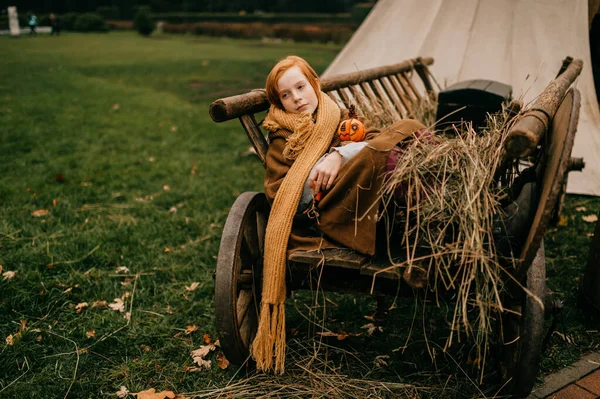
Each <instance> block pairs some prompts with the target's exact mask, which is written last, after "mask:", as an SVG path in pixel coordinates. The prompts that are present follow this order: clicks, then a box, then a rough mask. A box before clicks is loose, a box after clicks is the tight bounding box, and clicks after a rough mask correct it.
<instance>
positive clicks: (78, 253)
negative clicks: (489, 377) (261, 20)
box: [0, 32, 600, 398]
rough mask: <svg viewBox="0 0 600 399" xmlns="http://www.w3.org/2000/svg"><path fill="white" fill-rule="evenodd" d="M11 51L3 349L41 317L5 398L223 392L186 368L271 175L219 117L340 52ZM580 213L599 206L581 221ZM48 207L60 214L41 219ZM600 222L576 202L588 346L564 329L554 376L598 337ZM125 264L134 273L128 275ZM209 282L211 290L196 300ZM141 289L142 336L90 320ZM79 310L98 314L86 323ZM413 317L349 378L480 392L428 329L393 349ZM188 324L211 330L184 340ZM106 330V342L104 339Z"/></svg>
mask: <svg viewBox="0 0 600 399" xmlns="http://www.w3.org/2000/svg"><path fill="white" fill-rule="evenodd" d="M0 47H1V48H2V57H0V153H1V154H2V158H1V160H2V162H1V163H0V203H1V204H2V205H1V206H0V264H1V265H2V266H3V269H4V271H16V272H17V274H16V276H15V277H14V278H12V279H10V280H0V337H2V338H4V337H7V336H9V335H10V334H13V335H15V334H16V333H17V332H18V331H19V324H20V323H21V320H26V321H27V330H26V331H23V332H22V337H21V338H19V339H16V342H15V343H14V345H8V344H4V343H2V344H0V347H1V349H0V397H7V398H40V397H44V398H54V397H57V398H59V397H64V396H65V393H66V392H67V391H68V390H69V389H70V393H69V397H74V398H87V397H90V398H95V397H99V396H102V395H105V394H112V393H114V392H116V391H117V390H118V389H119V387H120V386H121V385H126V386H127V387H128V389H129V390H130V391H132V392H137V391H139V390H143V389H148V388H151V387H154V388H157V389H159V390H160V389H169V390H173V391H175V392H193V391H198V390H200V389H204V388H206V387H208V386H222V385H224V384H225V383H226V382H227V381H229V379H230V378H232V376H233V374H234V373H235V370H233V369H232V368H230V369H231V370H227V371H222V370H220V369H218V368H216V367H213V368H212V369H211V370H210V371H205V372H203V373H189V372H187V371H185V370H184V367H185V366H191V365H192V359H191V357H190V356H189V352H190V351H191V350H194V349H197V348H198V346H199V345H201V344H202V341H203V334H205V333H207V334H210V335H211V336H213V337H214V335H215V329H214V326H213V324H214V315H213V311H214V305H213V288H214V287H213V281H212V273H213V271H214V269H215V264H216V259H215V258H216V255H217V252H218V246H219V239H220V235H221V230H222V227H223V224H224V222H225V219H226V217H227V214H228V210H229V207H230V206H231V204H232V203H233V201H234V200H235V198H236V197H237V196H238V195H239V194H240V193H242V192H244V191H261V190H262V178H263V173H264V172H263V169H262V167H261V166H260V163H259V162H258V161H257V160H256V159H253V158H247V157H244V156H243V155H242V154H243V152H244V151H245V149H246V148H247V147H248V145H249V143H248V139H247V138H246V136H245V134H244V133H243V130H242V129H241V127H240V126H239V123H237V122H235V121H231V122H227V123H224V124H215V123H214V122H212V121H211V120H210V118H209V116H208V107H209V105H210V103H211V102H212V101H213V100H215V99H216V98H219V97H224V96H227V95H231V94H238V93H240V92H242V91H245V90H248V89H252V88H256V87H262V86H263V84H264V79H265V77H266V75H267V73H268V71H269V70H270V68H271V66H272V65H273V64H274V62H275V61H277V60H278V59H279V58H281V57H283V56H285V55H287V54H292V53H294V54H298V55H300V56H303V57H305V58H306V59H307V60H309V62H311V64H313V65H314V66H315V68H316V69H317V72H322V71H323V70H324V68H325V67H326V66H327V65H328V64H329V63H330V62H331V60H332V59H333V57H334V56H335V54H336V52H337V51H339V47H334V46H326V45H316V44H285V43H284V44H268V45H263V44H262V43H260V42H258V41H236V40H228V39H207V38H198V37H192V36H166V37H165V39H164V40H157V39H145V38H142V37H140V36H137V35H135V34H133V33H129V32H127V33H117V32H112V33H110V34H108V35H74V34H68V35H63V36H60V37H49V36H42V35H40V36H38V37H35V38H29V37H22V38H19V39H10V38H0ZM582 204H583V206H585V207H586V208H587V211H586V212H578V211H576V210H575V208H576V207H578V206H581V205H582ZM40 209H45V210H48V211H49V215H47V216H43V217H34V216H32V213H33V212H34V211H36V210H40ZM173 209H176V212H173ZM598 211H600V200H598V199H593V198H586V197H568V200H567V205H566V213H567V215H569V223H568V225H567V226H564V227H558V228H554V229H551V230H550V232H549V235H548V238H547V254H548V277H549V282H548V285H549V286H550V287H551V288H552V289H553V290H554V291H556V292H557V295H559V296H560V297H561V298H562V299H564V301H565V310H564V311H563V313H562V319H561V320H560V321H559V323H558V325H557V328H558V330H559V331H560V332H562V333H564V334H565V335H568V336H569V337H571V338H572V339H573V341H574V343H567V342H566V341H563V340H562V339H560V337H559V336H558V335H553V336H552V338H551V340H550V346H549V349H548V350H547V351H546V352H545V353H544V359H543V362H542V365H543V370H544V371H545V372H548V371H551V370H554V369H556V368H558V367H561V366H563V365H565V364H568V363H570V362H573V361H575V360H577V359H578V358H579V356H580V355H581V354H582V353H585V352H586V351H589V350H592V349H596V347H597V345H598V344H599V343H600V338H599V337H598V333H597V326H595V325H592V324H589V323H588V322H587V321H586V320H587V319H586V317H585V313H584V312H583V311H582V310H580V307H579V304H578V303H577V299H578V295H577V294H578V287H579V285H580V279H581V276H582V273H583V266H584V264H585V262H586V260H587V252H588V248H589V244H590V240H591V238H590V237H588V236H586V234H587V233H591V232H592V231H593V224H591V223H585V222H583V221H582V220H581V217H580V216H581V215H582V214H588V213H595V214H597V213H598ZM119 266H126V267H128V268H129V270H130V274H129V276H119V275H116V274H115V270H116V269H117V267H119ZM136 275H137V278H135V276H136ZM128 279H129V280H128ZM130 280H133V281H130ZM128 281H129V284H125V283H127V282H128ZM193 282H199V283H200V285H199V288H198V289H196V290H195V291H192V292H188V291H187V290H186V286H190V284H191V283H193ZM126 292H130V293H132V294H133V299H132V297H129V298H127V299H126V300H125V302H126V305H127V310H129V307H130V306H131V310H132V315H131V321H130V323H129V324H128V323H127V320H126V319H125V318H124V317H123V313H119V312H116V311H113V310H111V309H108V308H101V309H92V308H91V304H92V302H94V301H97V300H106V301H108V302H109V303H110V302H112V301H113V299H114V298H119V297H121V296H123V295H124V294H125V293H126ZM298 298H299V300H300V301H302V299H303V295H299V296H298ZM332 298H333V299H334V300H335V301H336V303H338V307H337V308H336V307H334V308H332V309H331V311H329V313H328V323H330V324H329V325H330V328H332V329H336V328H341V329H344V330H345V331H348V332H354V333H358V332H364V330H362V329H361V328H360V327H361V326H362V325H363V324H366V323H367V321H365V320H364V319H363V315H367V314H370V313H372V312H373V310H374V303H373V302H372V301H370V300H367V299H365V298H360V297H359V298H357V297H354V296H347V295H339V296H332ZM355 300H357V301H355ZM81 302H88V304H89V305H90V307H88V308H87V309H84V310H83V311H82V312H81V313H77V312H76V310H75V306H76V305H77V304H79V303H81ZM298 308H299V309H304V307H303V305H302V306H299V307H298ZM443 311H444V310H443V309H442V311H441V312H440V313H442V314H443ZM432 317H434V318H431V319H426V320H427V323H426V324H430V325H431V326H435V325H436V323H439V322H438V319H436V318H435V317H439V315H436V316H432ZM411 319H412V303H408V304H407V305H405V306H404V307H402V308H400V310H396V311H392V312H391V315H390V321H389V323H388V324H387V325H386V326H385V327H384V332H383V333H382V334H380V335H379V336H378V337H376V338H367V337H364V336H362V337H353V338H351V339H350V340H349V341H348V342H345V341H344V342H342V343H340V345H342V346H343V348H344V350H346V351H350V352H352V353H354V354H358V355H357V356H358V357H359V358H360V360H361V361H362V363H361V366H360V367H359V366H357V365H358V363H356V364H355V365H352V364H350V365H349V369H350V370H352V369H355V370H358V371H357V373H358V372H360V373H362V375H364V370H365V369H367V370H371V371H369V373H367V374H369V378H381V379H386V380H398V379H402V380H403V381H406V382H413V383H415V384H419V385H431V386H435V387H445V393H443V394H442V393H440V396H441V397H447V396H453V397H470V396H472V395H475V394H477V392H478V391H477V389H476V388H475V387H474V384H471V383H470V382H469V381H468V379H467V378H466V377H464V374H463V373H461V372H460V370H459V369H458V367H457V366H456V364H455V363H454V361H453V360H452V359H449V356H450V355H444V354H441V352H440V350H439V349H438V350H437V353H438V362H437V363H436V365H435V366H432V364H431V362H430V361H428V360H424V359H427V356H428V354H427V353H428V352H427V346H426V345H425V342H424V341H423V338H422V335H418V334H417V333H413V335H412V338H411V340H410V342H409V350H407V352H406V353H404V354H402V353H401V351H397V352H392V350H393V349H395V348H398V347H400V346H402V345H404V342H405V341H406V339H407V337H408V334H409V332H410V329H409V327H410V322H411ZM417 324H421V321H420V319H419V321H417ZM187 325H197V326H199V327H200V328H199V330H198V331H197V332H194V333H192V334H190V335H184V334H181V332H182V331H183V330H184V329H185V327H186V326H187ZM289 325H290V327H296V328H298V330H299V331H301V333H300V335H301V336H302V335H303V334H304V335H305V334H306V331H307V330H308V329H307V327H306V323H304V322H303V318H302V317H300V316H298V315H297V314H295V312H294V311H293V308H292V311H291V312H290V322H289ZM90 330H94V331H95V336H94V337H91V338H88V337H87V336H86V333H87V332H89V331H90ZM590 331H595V332H590ZM432 345H433V344H432ZM468 346H469V345H468V344H463V347H466V348H468ZM83 348H85V350H83V351H81V349H83ZM76 349H78V350H80V351H76ZM460 349H461V347H459V348H457V351H456V352H455V353H453V354H452V356H454V359H455V360H456V361H457V362H459V364H462V365H464V364H465V363H466V355H465V353H466V354H468V349H467V350H466V351H465V350H462V352H461V351H460ZM377 355H389V356H390V359H389V360H388V363H389V366H388V367H387V368H384V369H375V368H374V367H373V361H374V359H375V357H376V356H377ZM461 356H464V357H461ZM213 360H214V358H213ZM436 367H437V368H436ZM453 375H454V376H453ZM449 376H450V377H449ZM457 377H458V378H457ZM482 389H484V388H482ZM485 389H487V388H485ZM440 391H444V389H438V390H437V391H436V392H440ZM486 392H487V390H486Z"/></svg>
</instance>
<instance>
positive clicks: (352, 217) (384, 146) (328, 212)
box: [264, 113, 425, 255]
mask: <svg viewBox="0 0 600 399" xmlns="http://www.w3.org/2000/svg"><path fill="white" fill-rule="evenodd" d="M346 117H347V114H346V113H342V119H345V118H346ZM424 128H425V126H423V125H422V124H421V123H419V122H417V121H415V120H412V119H402V120H400V121H399V122H397V123H395V124H394V125H392V126H390V127H388V128H386V129H384V130H383V131H381V132H379V131H377V130H376V129H369V130H368V131H367V139H366V141H367V143H368V145H367V146H365V148H363V149H362V150H361V151H360V152H359V153H358V154H356V155H355V156H354V157H352V158H351V159H350V160H349V161H348V162H346V163H345V164H344V165H343V166H342V168H341V169H340V171H339V173H338V176H337V177H336V179H335V181H334V184H333V187H332V188H331V190H329V191H328V192H326V193H325V195H324V196H323V198H322V199H321V201H320V202H319V203H318V209H317V211H318V215H319V216H318V217H317V224H315V223H314V222H312V221H310V220H306V219H304V220H303V218H302V217H299V218H297V220H295V221H294V226H293V228H292V233H291V235H290V240H289V243H288V251H289V252H293V251H296V250H311V249H317V248H335V247H348V248H352V249H354V250H355V251H357V252H360V253H363V254H367V255H374V254H375V239H376V225H377V219H378V212H379V210H380V209H379V208H380V206H379V205H380V193H379V191H380V188H381V185H382V183H383V175H384V171H385V164H386V160H387V156H388V154H389V151H390V150H391V149H392V148H393V147H394V146H395V145H396V144H397V143H399V142H400V141H402V140H403V139H404V138H406V137H408V136H410V135H411V134H412V133H413V132H416V131H417V130H420V129H424ZM291 134H292V132H290V131H288V130H285V129H282V130H278V131H276V132H273V133H270V134H269V148H268V150H267V157H266V169H267V171H266V175H265V183H264V185H265V194H266V196H267V200H268V201H269V203H270V204H273V200H274V199H275V195H276V194H277V190H278V189H279V186H280V185H281V183H282V181H283V179H284V178H285V176H286V174H287V172H288V170H289V169H290V167H291V165H292V164H293V162H294V161H290V160H288V159H285V158H284V156H283V149H284V147H285V143H286V139H287V137H289V136H290V135H291ZM341 144H342V145H343V144H344V143H341ZM339 145H340V141H339V139H338V138H337V135H336V137H335V138H334V140H333V141H332V143H331V146H330V147H336V146H339ZM315 226H316V227H317V229H318V230H317V229H315Z"/></svg>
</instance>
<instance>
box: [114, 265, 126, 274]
mask: <svg viewBox="0 0 600 399" xmlns="http://www.w3.org/2000/svg"><path fill="white" fill-rule="evenodd" d="M115 273H125V274H127V273H129V268H128V267H127V266H119V267H117V269H116V270H115Z"/></svg>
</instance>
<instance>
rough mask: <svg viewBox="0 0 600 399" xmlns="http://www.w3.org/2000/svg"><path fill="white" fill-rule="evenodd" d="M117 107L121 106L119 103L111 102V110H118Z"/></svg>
mask: <svg viewBox="0 0 600 399" xmlns="http://www.w3.org/2000/svg"><path fill="white" fill-rule="evenodd" d="M119 108H121V106H120V105H119V104H113V106H112V109H113V110H115V111H116V110H118V109H119Z"/></svg>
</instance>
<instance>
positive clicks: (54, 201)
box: [52, 198, 57, 207]
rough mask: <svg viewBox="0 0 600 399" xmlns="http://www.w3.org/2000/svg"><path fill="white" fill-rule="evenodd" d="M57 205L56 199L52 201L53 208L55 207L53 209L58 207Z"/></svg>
mask: <svg viewBox="0 0 600 399" xmlns="http://www.w3.org/2000/svg"><path fill="white" fill-rule="evenodd" d="M56 204H57V202H56V198H54V199H53V200H52V206H53V207H56Z"/></svg>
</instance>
